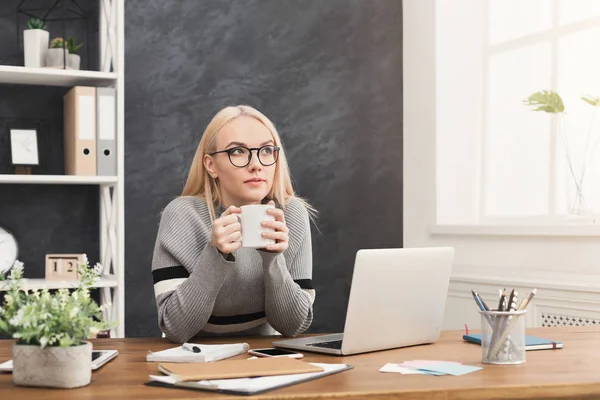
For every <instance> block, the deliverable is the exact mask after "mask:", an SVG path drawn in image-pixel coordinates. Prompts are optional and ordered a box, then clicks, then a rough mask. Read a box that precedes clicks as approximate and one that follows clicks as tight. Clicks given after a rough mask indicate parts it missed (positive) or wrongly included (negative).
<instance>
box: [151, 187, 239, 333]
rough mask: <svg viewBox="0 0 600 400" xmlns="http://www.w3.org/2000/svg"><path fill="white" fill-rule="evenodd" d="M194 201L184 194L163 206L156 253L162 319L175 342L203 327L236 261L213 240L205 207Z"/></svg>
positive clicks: (154, 263) (162, 325)
mask: <svg viewBox="0 0 600 400" xmlns="http://www.w3.org/2000/svg"><path fill="white" fill-rule="evenodd" d="M194 204H195V203H193V202H191V201H190V200H189V199H186V198H185V197H180V198H177V199H175V200H173V201H172V202H171V203H169V205H168V206H167V207H166V208H165V209H164V211H163V213H162V217H161V220H160V225H159V228H158V235H157V238H156V244H155V250H154V256H153V259H152V276H153V279H154V292H155V298H156V305H157V309H158V324H159V327H160V328H161V330H162V331H163V332H164V333H165V334H166V336H167V337H168V338H169V339H170V340H172V341H175V342H185V341H187V340H189V339H190V338H192V337H193V336H194V335H196V334H197V333H198V332H199V331H200V330H201V329H202V328H203V327H204V325H205V324H206V322H207V321H208V319H209V317H210V315H211V313H212V310H213V307H214V303H215V299H216V297H217V294H218V293H219V291H220V289H221V287H222V286H223V283H224V282H225V280H226V278H227V276H228V274H229V272H230V271H231V268H232V265H233V262H231V261H226V260H225V259H224V258H223V256H222V255H221V254H220V253H219V252H218V250H217V249H216V248H215V247H214V246H213V245H212V244H211V243H210V240H209V238H210V232H211V226H210V225H207V224H206V222H204V221H205V220H206V218H202V217H203V215H202V212H206V210H203V209H196V208H195V206H194ZM204 217H206V216H204Z"/></svg>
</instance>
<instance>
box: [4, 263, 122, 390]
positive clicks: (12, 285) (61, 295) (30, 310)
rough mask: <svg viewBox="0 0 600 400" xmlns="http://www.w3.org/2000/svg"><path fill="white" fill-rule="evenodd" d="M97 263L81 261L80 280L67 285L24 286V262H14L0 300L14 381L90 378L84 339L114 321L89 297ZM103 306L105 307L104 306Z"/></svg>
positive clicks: (59, 383)
mask: <svg viewBox="0 0 600 400" xmlns="http://www.w3.org/2000/svg"><path fill="white" fill-rule="evenodd" d="M100 269H101V265H100V264H96V267H94V268H90V266H89V264H88V261H87V259H84V262H82V263H81V264H80V265H79V274H80V282H79V285H78V286H76V287H74V288H71V289H66V288H64V289H59V290H58V291H56V293H50V291H49V290H48V289H42V290H31V291H30V290H27V288H26V282H23V271H24V266H23V264H22V263H21V262H19V261H16V262H15V263H14V266H13V268H12V270H11V272H10V275H9V277H8V279H6V278H5V277H4V275H3V274H2V275H0V283H5V285H4V286H7V288H8V290H7V291H6V294H5V296H4V302H3V304H1V305H0V332H4V333H6V334H8V335H10V336H11V337H12V338H13V339H16V343H15V344H14V345H13V348H12V353H13V376H12V378H13V382H14V383H15V384H16V385H21V386H40V387H59V388H75V387H81V386H85V385H87V384H89V383H90V380H91V371H92V366H91V362H92V345H91V343H90V342H86V341H85V339H87V338H89V337H93V336H95V335H96V334H97V333H98V332H100V331H102V330H105V329H109V328H112V327H114V326H115V324H114V323H112V322H105V321H103V318H102V307H100V306H98V304H96V302H95V301H94V300H93V299H92V298H91V297H90V288H91V287H92V286H93V285H94V282H95V280H96V279H97V278H98V272H99V270H100ZM103 307H108V305H105V306H103Z"/></svg>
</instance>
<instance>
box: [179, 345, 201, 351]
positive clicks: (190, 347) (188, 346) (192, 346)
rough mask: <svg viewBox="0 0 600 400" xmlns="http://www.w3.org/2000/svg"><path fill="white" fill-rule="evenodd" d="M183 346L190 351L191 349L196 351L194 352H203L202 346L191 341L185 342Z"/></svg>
mask: <svg viewBox="0 0 600 400" xmlns="http://www.w3.org/2000/svg"><path fill="white" fill-rule="evenodd" d="M181 347H183V348H184V349H185V350H188V351H191V352H194V353H200V352H202V350H200V347H198V346H195V345H193V344H190V343H184V344H182V345H181Z"/></svg>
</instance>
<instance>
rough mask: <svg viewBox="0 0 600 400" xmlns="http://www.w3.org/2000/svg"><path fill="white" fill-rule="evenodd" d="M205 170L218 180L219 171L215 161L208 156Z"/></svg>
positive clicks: (205, 156)
mask: <svg viewBox="0 0 600 400" xmlns="http://www.w3.org/2000/svg"><path fill="white" fill-rule="evenodd" d="M203 161H204V168H206V170H207V171H208V174H209V175H210V176H211V177H212V178H213V179H217V169H216V166H215V160H213V158H212V157H211V156H209V155H208V154H205V155H204V160H203Z"/></svg>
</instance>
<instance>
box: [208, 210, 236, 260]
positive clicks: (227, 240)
mask: <svg viewBox="0 0 600 400" xmlns="http://www.w3.org/2000/svg"><path fill="white" fill-rule="evenodd" d="M241 212H242V209H241V208H239V207H236V206H230V207H229V208H228V209H227V210H225V212H224V213H223V214H222V215H221V217H220V218H218V219H215V220H214V221H213V225H212V232H211V235H210V241H211V243H212V244H213V246H215V247H216V248H217V249H218V250H219V251H220V252H221V253H223V254H229V253H232V252H233V251H234V250H237V249H239V248H240V247H241V246H242V242H241V238H242V225H240V221H239V220H238V214H240V213H241Z"/></svg>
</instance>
